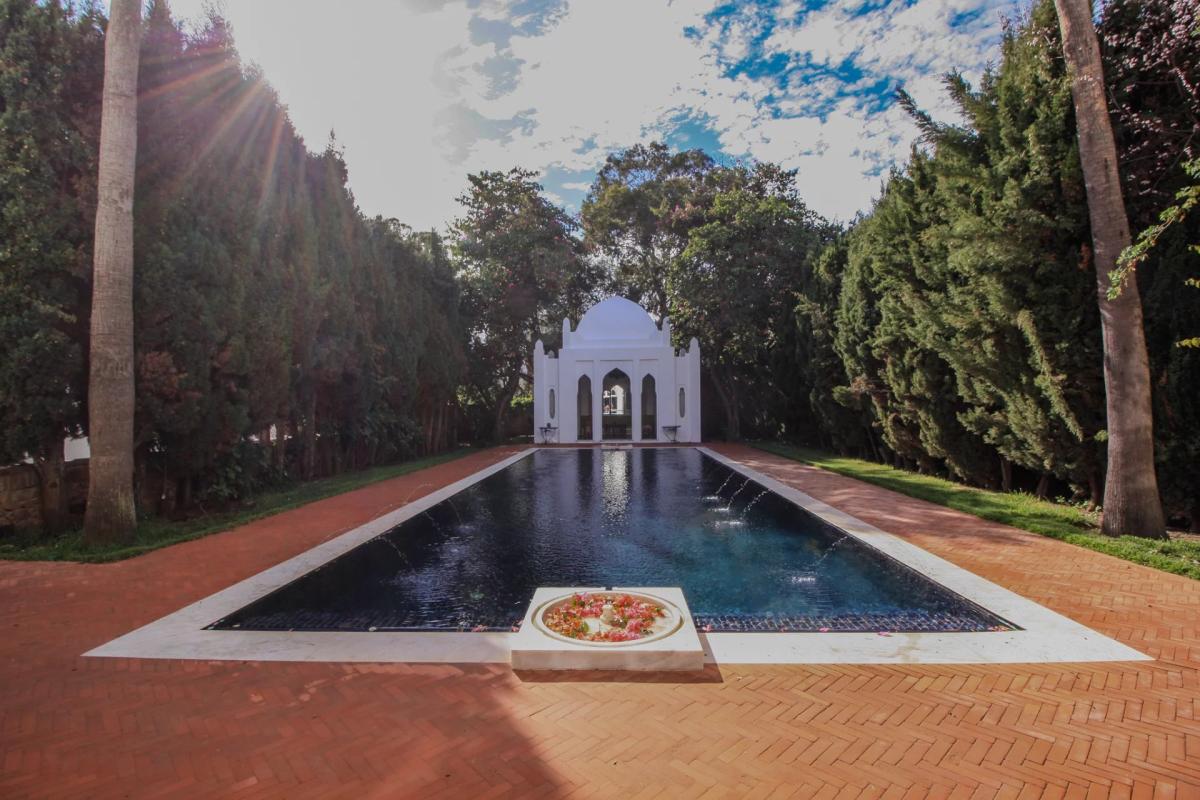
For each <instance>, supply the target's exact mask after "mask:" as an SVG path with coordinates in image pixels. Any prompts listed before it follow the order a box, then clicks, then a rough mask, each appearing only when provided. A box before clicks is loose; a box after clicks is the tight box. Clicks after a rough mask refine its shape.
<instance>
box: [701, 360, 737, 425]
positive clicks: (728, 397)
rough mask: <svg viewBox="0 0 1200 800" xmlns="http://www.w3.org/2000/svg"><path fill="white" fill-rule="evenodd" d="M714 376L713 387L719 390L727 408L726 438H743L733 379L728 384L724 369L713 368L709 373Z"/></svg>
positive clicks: (722, 404)
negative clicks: (723, 372)
mask: <svg viewBox="0 0 1200 800" xmlns="http://www.w3.org/2000/svg"><path fill="white" fill-rule="evenodd" d="M709 374H710V375H711V376H712V385H713V388H714V389H716V390H717V397H719V398H721V406H722V407H723V408H724V410H725V438H726V439H728V440H729V441H731V442H736V441H737V440H738V439H740V438H741V435H742V431H741V420H740V419H739V417H738V407H737V392H736V391H735V390H734V388H733V386H732V383H733V382H732V381H730V382H729V384H728V385H727V384H726V382H725V378H724V375H723V374H722V371H721V370H719V369H717V368H715V367H714V368H713V370H712V372H711V373H709Z"/></svg>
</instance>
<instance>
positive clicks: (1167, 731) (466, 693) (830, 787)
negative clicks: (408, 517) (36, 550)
mask: <svg viewBox="0 0 1200 800" xmlns="http://www.w3.org/2000/svg"><path fill="white" fill-rule="evenodd" d="M712 447H713V448H714V449H716V450H718V451H719V452H721V453H723V454H724V455H726V456H727V457H730V458H733V459H736V460H738V461H740V462H742V463H744V464H746V465H747V466H750V467H751V468H753V469H756V470H759V471H761V472H764V473H767V474H769V475H771V476H772V477H774V478H776V479H778V480H780V481H782V482H784V483H786V484H788V485H791V486H794V487H796V488H798V489H800V490H802V491H804V492H806V493H807V494H810V495H812V496H814V497H816V498H818V499H820V500H822V501H824V502H826V503H829V504H830V505H832V506H834V507H836V508H838V509H840V510H842V511H845V512H847V513H849V514H851V515H853V516H856V517H858V518H860V519H862V520H863V521H865V522H868V523H871V524H873V525H876V526H878V527H879V528H882V529H883V530H885V531H888V532H890V533H893V534H895V535H897V536H899V537H901V538H902V539H904V540H906V541H909V542H912V543H913V544H916V545H918V546H920V547H923V548H925V549H927V550H929V551H930V552H932V553H934V554H936V555H938V556H941V557H943V558H945V559H947V560H949V561H952V562H954V563H955V564H958V565H959V566H961V567H963V568H965V569H968V570H970V571H972V572H975V573H978V574H979V575H981V576H983V577H985V578H987V579H989V580H991V581H994V582H996V583H998V584H1000V585H1002V586H1004V587H1006V588H1008V589H1011V590H1013V591H1015V592H1018V593H1020V594H1022V595H1025V596H1026V597H1028V598H1030V599H1032V600H1034V601H1036V602H1039V603H1042V604H1044V605H1046V606H1047V607H1049V608H1051V609H1053V610H1054V611H1057V612H1059V613H1061V614H1065V615H1067V616H1068V617H1070V618H1072V619H1074V620H1076V621H1078V622H1080V623H1082V624H1084V625H1087V626H1089V627H1092V628H1094V629H1096V630H1098V631H1100V632H1101V633H1104V634H1106V635H1108V636H1111V637H1113V638H1115V639H1117V640H1118V641H1121V642H1123V643H1125V644H1128V645H1130V646H1131V647H1134V648H1136V649H1138V650H1140V651H1142V652H1144V653H1147V654H1149V655H1152V656H1154V658H1155V660H1154V661H1146V662H1120V663H1088V664H1039V665H1011V664H1010V665H1002V666H1001V665H985V666H911V665H886V666H885V665H859V666H840V665H821V666H785V665H778V666H744V665H736V666H729V665H722V666H710V667H708V668H707V669H706V670H704V671H703V672H702V673H699V674H698V675H697V676H695V677H691V678H687V679H684V680H682V681H681V679H680V677H679V676H678V675H671V674H667V673H649V674H647V675H644V676H638V677H635V678H630V677H628V676H622V677H619V678H613V677H610V676H604V675H600V674H596V673H584V674H582V675H566V676H564V675H562V674H557V673H553V674H549V675H547V674H526V675H518V674H514V673H513V672H512V671H511V670H510V669H508V668H507V667H504V666H500V665H478V664H477V665H459V666H455V665H402V664H401V665H397V664H382V665H379V664H328V663H311V662H309V663H303V662H284V663H266V662H216V661H176V660H140V659H99V658H82V657H81V656H80V654H81V653H83V652H85V651H87V650H90V649H92V648H93V647H96V646H98V645H100V644H103V643H105V642H107V641H109V640H111V639H113V638H115V637H117V636H119V635H121V634H123V633H126V632H128V631H130V630H131V629H133V628H136V627H138V626H140V625H144V624H146V623H148V622H151V621H153V620H155V619H157V618H159V617H161V616H163V615H165V614H168V613H170V612H172V611H175V610H177V609H179V608H180V607H181V606H184V605H186V604H188V603H191V602H194V601H196V600H199V599H201V598H203V597H206V596H208V595H210V594H212V593H213V592H216V591H218V590H220V589H223V588H225V587H226V586H229V585H230V584H232V583H234V582H236V581H239V580H242V579H244V578H247V577H249V576H251V575H253V574H255V573H257V572H260V571H262V570H264V569H266V568H268V567H270V566H272V565H274V564H276V563H278V562H280V561H282V560H284V559H286V558H289V557H291V556H294V555H296V554H298V553H301V552H303V551H305V550H307V549H309V548H311V547H313V546H315V545H317V544H320V543H322V542H325V541H328V540H329V539H331V538H333V537H335V536H337V535H339V534H340V533H343V532H345V531H347V530H349V529H352V528H354V527H356V526H358V525H361V524H363V523H364V522H367V521H368V520H370V519H373V518H375V517H377V516H380V515H381V514H383V513H386V512H388V511H391V510H393V509H395V508H397V507H399V506H400V505H403V504H404V503H406V502H408V501H410V500H413V499H415V498H417V497H420V496H423V495H425V494H426V493H429V492H432V491H435V490H436V489H438V488H440V487H442V486H445V485H447V484H449V483H452V482H454V481H456V480H459V479H461V478H464V477H466V476H467V475H470V474H472V473H474V472H475V471H477V470H479V469H482V468H483V467H485V466H487V465H489V464H492V463H495V462H497V461H500V460H502V459H503V458H506V457H507V456H509V455H511V454H512V453H514V452H515V448H496V449H493V450H488V451H484V452H480V453H474V454H471V455H469V456H467V457H465V458H462V459H459V460H456V461H453V462H450V463H447V464H442V465H439V466H436V467H432V468H430V469H428V470H423V471H421V472H417V473H412V474H409V475H405V476H402V477H399V478H395V479H392V480H389V481H385V482H382V483H379V484H375V485H373V486H370V487H367V488H364V489H360V490H357V491H355V492H351V493H348V494H345V495H340V496H338V497H333V498H329V499H327V500H322V501H319V502H317V503H313V504H311V505H309V506H306V507H304V508H302V509H297V510H293V511H288V512H285V513H283V514H279V515H277V516H274V517H270V518H267V519H263V520H259V521H257V522H253V523H250V524H248V525H245V526H243V527H241V528H237V529H234V530H232V531H229V532H226V533H222V534H217V535H214V536H210V537H207V538H205V539H201V540H197V541H194V542H188V543H186V544H181V545H177V546H175V547H171V548H167V549H164V550H159V551H155V552H153V553H150V554H147V555H145V556H142V557H139V558H136V559H132V560H129V561H124V562H119V563H116V564H102V565H84V564H59V563H22V562H0V610H2V611H3V618H2V622H0V624H2V625H3V631H4V635H3V637H0V797H2V798H5V800H9V798H23V797H79V798H110V797H112V798H117V797H131V798H132V797H136V798H141V797H188V798H194V797H238V798H242V797H246V798H250V797H290V798H292V797H322V798H324V797H346V798H360V797H379V798H395V797H420V798H462V797H470V798H473V799H474V798H479V799H480V800H481V799H482V798H487V797H564V796H572V797H619V798H622V800H626V799H628V800H634V798H652V797H663V798H674V797H714V798H715V797H731V798H743V797H746V798H749V797H772V798H776V797H778V798H782V797H796V798H808V797H821V798H834V797H846V798H854V797H887V798H924V797H931V798H933V797H953V798H993V797H997V798H1022V799H1024V798H1041V797H1044V798H1060V797H1066V798H1089V799H1090V798H1125V797H1132V798H1142V797H1146V798H1149V797H1163V798H1179V799H1180V800H1191V799H1192V798H1200V581H1191V580H1188V579H1185V578H1180V577H1176V576H1173V575H1168V574H1166V573H1162V572H1158V571H1156V570H1152V569H1148V568H1145V567H1139V566H1136V565H1134V564H1129V563H1127V562H1124V561H1120V560H1118V559H1114V558H1111V557H1109V556H1105V555H1101V554H1099V553H1094V552H1092V551H1089V550H1084V549H1082V548H1077V547H1074V546H1071V545H1067V544H1064V543H1061V542H1056V541H1053V540H1050V539H1045V538H1042V537H1038V536H1035V535H1033V534H1027V533H1024V532H1022V531H1017V530H1014V529H1013V528H1009V527H1006V526H1004V525H999V524H996V523H990V522H985V521H982V520H979V519H977V518H975V517H972V516H969V515H967V514H963V513H960V512H957V511H953V510H951V509H946V508H943V507H940V506H936V505H932V504H929V503H925V502H923V501H920V500H915V499H912V498H907V497H903V496H901V495H897V494H894V493H892V492H889V491H887V490H884V489H881V488H878V487H874V486H869V485H867V484H863V483H860V482H858V481H855V480H852V479H850V478H845V477H841V476H838V475H834V474H832V473H827V472H823V471H820V470H817V469H814V468H812V467H806V466H804V465H800V464H797V463H794V462H790V461H787V460H785V459H782V458H779V457H776V456H772V455H769V454H766V453H763V452H761V451H757V450H753V449H750V448H747V447H741V446H735V445H712ZM814 635H820V634H814Z"/></svg>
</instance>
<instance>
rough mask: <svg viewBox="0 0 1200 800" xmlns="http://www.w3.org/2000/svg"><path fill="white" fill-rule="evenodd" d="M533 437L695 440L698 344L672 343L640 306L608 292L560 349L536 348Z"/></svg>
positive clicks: (566, 329)
mask: <svg viewBox="0 0 1200 800" xmlns="http://www.w3.org/2000/svg"><path fill="white" fill-rule="evenodd" d="M533 425H534V440H535V441H537V442H567V443H569V442H601V441H633V442H643V441H659V442H671V441H676V442H698V441H700V344H699V342H697V341H696V339H695V338H693V339H692V341H691V343H690V344H689V346H688V348H687V350H685V351H682V352H676V350H675V348H674V347H672V346H671V322H670V320H667V319H664V320H663V324H662V329H661V330H660V329H659V327H658V326H657V325H656V324H655V323H654V320H653V319H651V317H650V315H649V314H647V313H646V311H645V309H643V308H642V307H641V306H639V305H638V304H637V303H634V302H632V301H631V300H626V299H625V298H624V297H610V298H608V299H607V300H604V301H602V302H599V303H597V304H596V305H594V306H592V307H591V308H590V309H588V311H587V313H586V314H584V315H583V318H582V319H580V320H579V326H578V327H577V328H576V329H575V330H574V331H572V330H571V320H569V319H564V320H563V344H562V349H561V350H560V351H559V352H558V354H557V355H556V354H555V353H553V352H551V353H547V352H546V351H545V348H544V346H543V345H542V342H541V340H538V342H537V344H536V345H534V348H533Z"/></svg>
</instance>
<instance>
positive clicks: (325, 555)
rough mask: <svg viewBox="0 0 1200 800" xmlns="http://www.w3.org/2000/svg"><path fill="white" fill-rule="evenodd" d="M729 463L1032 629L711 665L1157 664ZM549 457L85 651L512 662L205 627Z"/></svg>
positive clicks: (478, 653) (738, 646) (778, 650)
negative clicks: (405, 524)
mask: <svg viewBox="0 0 1200 800" xmlns="http://www.w3.org/2000/svg"><path fill="white" fill-rule="evenodd" d="M692 446H693V447H695V448H696V449H697V450H699V451H700V452H701V453H703V454H704V455H706V456H708V457H709V458H712V459H713V460H715V461H717V462H718V463H720V464H722V465H724V466H726V467H728V468H730V469H732V470H734V471H735V472H738V473H739V474H741V475H743V476H745V477H747V478H750V479H751V480H753V481H755V482H757V483H759V484H761V485H762V486H763V487H764V488H766V489H770V490H771V491H773V492H776V493H777V494H779V495H780V496H781V497H783V498H784V499H786V500H788V501H790V502H792V503H794V504H796V505H798V506H800V507H801V508H802V509H804V510H806V511H808V512H809V513H811V514H813V515H815V516H817V517H819V518H820V519H822V520H825V521H826V522H829V523H831V524H833V525H835V526H837V527H838V528H841V529H842V530H844V531H846V533H847V534H849V535H851V536H853V537H855V538H856V539H858V540H859V541H861V542H863V543H864V544H866V545H868V546H870V547H873V548H875V549H876V550H879V551H880V552H883V553H884V554H886V555H887V556H889V557H891V558H893V559H895V560H896V561H899V562H900V563H902V564H905V565H906V566H908V567H911V568H912V569H914V570H916V571H917V572H918V573H920V574H922V575H924V576H925V577H927V578H929V579H930V580H933V581H935V582H937V583H939V584H941V585H942V586H945V587H946V588H947V589H949V590H951V591H953V592H955V593H957V594H959V595H961V596H962V597H964V598H965V599H967V600H969V601H970V602H973V603H975V604H977V605H980V606H982V607H983V608H985V609H987V610H989V611H991V612H992V613H994V614H997V615H998V616H1000V617H1003V618H1004V619H1006V620H1008V621H1010V622H1012V623H1014V624H1015V625H1018V626H1019V627H1020V628H1021V630H1014V631H988V632H983V633H891V634H878V633H832V632H831V633H777V632H776V633H771V632H754V633H701V641H702V643H703V644H704V648H705V657H706V660H707V661H709V662H717V663H728V664H835V663H836V664H905V663H923V664H1001V663H1010V664H1011V663H1051V662H1089V661H1146V660H1152V659H1151V658H1150V657H1149V656H1147V655H1145V654H1143V653H1140V652H1138V651H1137V650H1134V649H1133V648H1131V647H1128V646H1126V645H1124V644H1121V643H1120V642H1117V641H1115V640H1113V639H1111V638H1109V637H1107V636H1104V635H1103V634H1100V633H1098V632H1096V631H1094V630H1092V629H1090V628H1088V627H1086V626H1084V625H1081V624H1080V623H1078V622H1075V621H1074V620H1071V619H1069V618H1067V617H1065V616H1063V615H1061V614H1058V613H1057V612H1054V611H1051V610H1050V609H1048V608H1046V607H1045V606H1042V605H1040V604H1038V603H1035V602H1034V601H1032V600H1029V599H1027V598H1025V597H1022V596H1020V595H1018V594H1016V593H1015V592H1011V591H1009V590H1008V589H1005V588H1003V587H1001V586H999V585H997V584H995V583H992V582H991V581H988V580H985V579H984V578H981V577H979V576H978V575H975V574H974V573H972V572H969V571H968V570H965V569H963V568H962V567H959V566H957V565H955V564H953V563H951V562H949V561H946V560H945V559H942V558H939V557H938V556H935V555H933V554H932V553H930V552H928V551H926V550H923V549H922V548H920V547H917V546H916V545H913V544H910V543H908V542H905V541H904V540H902V539H900V538H898V537H896V536H894V535H892V534H890V533H886V532H884V531H882V530H880V529H879V528H876V527H874V526H873V525H868V524H867V523H865V522H863V521H861V520H859V519H856V518H855V517H852V516H850V515H849V514H846V513H844V512H841V511H838V510H837V509H835V508H833V507H832V506H830V505H828V504H826V503H823V502H821V501H820V500H817V499H816V498H814V497H811V496H809V495H807V494H805V493H804V492H801V491H799V490H798V489H794V488H792V487H790V486H787V485H786V484H784V483H781V482H780V481H778V480H775V479H774V478H771V477H770V476H767V475H764V474H763V473H760V472H758V471H756V470H753V469H751V468H749V467H747V466H745V465H744V464H741V463H740V462H738V461H735V460H733V459H729V458H727V457H725V456H723V455H721V454H720V453H717V452H715V451H713V450H710V449H709V448H707V447H704V446H703V445H692ZM540 449H554V450H558V449H564V448H562V447H554V448H540V447H531V448H529V449H527V450H524V451H522V452H520V453H516V454H514V455H512V456H510V457H508V458H505V459H503V460H501V461H499V462H497V463H495V464H492V465H490V466H488V467H485V468H484V469H482V470H479V471H478V472H476V473H474V474H472V475H469V476H467V477H466V478H463V479H462V480H459V481H456V482H454V483H451V484H449V485H447V486H444V487H442V488H441V489H438V490H437V491H434V492H431V493H430V494H428V495H426V496H424V497H422V498H420V499H418V500H414V501H412V502H411V503H408V504H406V505H404V506H401V507H400V508H398V509H396V510H394V511H391V512H389V513H387V514H384V515H382V516H380V517H377V518H375V519H373V520H371V521H370V522H368V523H366V524H364V525H361V526H359V527H357V528H354V529H353V530H350V531H347V532H346V533H343V534H341V535H339V536H337V537H335V538H333V539H330V540H329V541H327V542H324V543H322V544H320V545H317V546H316V547H313V548H310V549H309V550H306V551H305V552H303V553H300V554H299V555H296V556H294V557H292V558H290V559H287V560H285V561H283V562H281V563H279V564H276V565H275V566H273V567H270V568H268V569H266V570H263V571H262V572H259V573H258V574H256V575H253V576H251V577H249V578H247V579H245V580H242V581H240V582H238V583H235V584H233V585H232V586H229V587H228V588H226V589H223V590H221V591H219V592H216V593H214V594H211V595H209V596H208V597H205V598H203V599H201V600H199V601H197V602H195V603H192V604H190V605H188V606H185V607H184V608H182V609H180V610H178V611H176V612H173V613H171V614H168V615H166V616H164V617H162V618H160V619H158V620H155V621H154V622H151V623H150V624H148V625H144V626H142V627H140V628H138V629H136V630H134V631H131V632H130V633H127V634H125V635H123V636H120V637H118V638H116V639H113V640H112V641H110V642H108V643H106V644H103V645H101V646H100V647H97V648H95V649H93V650H89V651H88V652H86V653H84V656H88V657H101V658H164V659H198V660H213V661H341V662H412V663H495V662H501V663H507V662H508V661H509V653H510V640H511V639H512V637H513V635H514V634H512V633H509V632H495V631H481V632H462V633H459V632H447V631H431V632H412V631H404V632H392V631H375V632H361V631H354V632H341V631H232V630H206V626H208V625H211V624H212V623H214V622H215V621H217V620H219V619H222V618H223V617H226V616H228V615H230V614H232V613H234V612H235V611H237V610H239V609H241V608H243V607H245V606H246V605H249V604H250V603H252V602H254V601H255V600H257V599H259V598H261V597H263V596H265V595H266V594H269V593H270V592H272V591H274V590H276V589H278V588H279V587H281V586H283V585H284V584H287V583H290V582H291V581H293V580H295V579H296V578H298V577H300V576H302V575H304V574H305V573H307V572H310V571H311V570H313V569H315V568H317V567H319V566H321V565H322V564H325V563H327V562H329V561H331V560H333V559H334V558H337V557H338V556H340V555H342V554H343V553H346V552H348V551H350V550H352V549H354V548H355V547H358V546H359V545H360V544H362V543H364V542H366V541H368V540H370V539H372V538H374V537H376V536H378V535H380V534H381V533H384V532H385V531H387V530H389V529H391V528H393V527H395V526H397V525H399V524H400V523H402V522H404V521H405V520H407V519H410V518H412V517H414V516H416V515H418V514H421V513H423V512H424V511H426V510H428V509H429V508H431V507H433V506H434V505H437V504H438V503H440V502H442V501H443V500H445V499H447V498H448V497H451V496H453V495H455V494H457V493H458V492H460V491H462V490H464V489H466V488H469V487H470V486H472V485H474V484H476V483H478V482H479V481H481V480H483V479H485V478H487V477H489V476H491V475H493V474H495V473H497V472H499V471H500V470H502V469H505V468H506V467H508V466H511V465H512V464H515V463H516V462H518V461H520V460H521V459H524V458H527V457H529V456H530V455H531V454H533V453H535V452H537V451H538V450H540Z"/></svg>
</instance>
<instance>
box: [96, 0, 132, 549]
mask: <svg viewBox="0 0 1200 800" xmlns="http://www.w3.org/2000/svg"><path fill="white" fill-rule="evenodd" d="M141 23H142V21H141V0H113V2H112V5H111V17H110V18H109V22H108V31H107V33H106V34H105V43H104V97H103V104H102V106H101V116H100V174H99V179H98V184H97V190H98V191H97V193H98V198H99V200H98V203H97V205H96V239H95V252H94V263H93V268H92V319H91V343H90V368H89V369H90V372H89V377H88V440H89V444H90V446H91V451H92V452H91V461H90V463H89V465H88V474H89V480H88V504H87V514H86V516H85V519H84V539H85V540H86V541H88V542H90V543H101V542H115V541H123V540H128V539H130V538H131V537H132V536H133V530H134V527H135V526H136V525H137V512H136V509H135V507H134V499H133V408H134V396H133V181H134V167H135V165H136V164H135V162H136V156H137V75H138V47H139V42H140V40H141V27H142V24H141Z"/></svg>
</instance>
